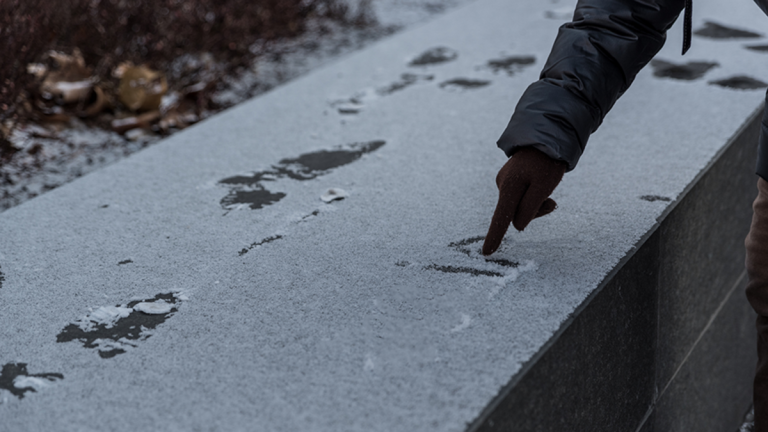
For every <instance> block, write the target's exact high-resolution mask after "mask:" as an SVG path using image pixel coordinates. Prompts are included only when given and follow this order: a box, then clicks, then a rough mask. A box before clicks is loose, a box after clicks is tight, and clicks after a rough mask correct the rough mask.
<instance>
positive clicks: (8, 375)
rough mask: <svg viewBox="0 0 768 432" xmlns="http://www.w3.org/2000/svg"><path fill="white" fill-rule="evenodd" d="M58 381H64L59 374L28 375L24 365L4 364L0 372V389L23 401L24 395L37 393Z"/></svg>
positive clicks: (62, 376)
mask: <svg viewBox="0 0 768 432" xmlns="http://www.w3.org/2000/svg"><path fill="white" fill-rule="evenodd" d="M60 379H64V375H62V374H60V373H39V374H30V373H29V372H28V371H27V364H26V363H6V364H5V365H3V369H2V371H0V389H3V390H7V391H9V392H11V394H12V395H14V396H16V397H18V398H19V399H23V398H24V393H26V392H33V393H34V392H37V391H39V390H42V389H43V388H45V387H48V386H50V385H51V384H52V383H53V382H55V381H57V380H60Z"/></svg>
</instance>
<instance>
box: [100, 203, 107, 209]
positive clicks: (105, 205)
mask: <svg viewBox="0 0 768 432" xmlns="http://www.w3.org/2000/svg"><path fill="white" fill-rule="evenodd" d="M108 207H109V204H104V205H103V206H100V207H99V208H108Z"/></svg>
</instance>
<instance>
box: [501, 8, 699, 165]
mask: <svg viewBox="0 0 768 432" xmlns="http://www.w3.org/2000/svg"><path fill="white" fill-rule="evenodd" d="M684 5H685V0H579V2H578V5H577V6H576V11H575V12H574V16H573V22H570V23H567V24H565V25H563V26H562V27H560V31H559V33H558V35H557V39H556V40H555V44H554V46H553V47H552V52H551V53H550V55H549V58H548V59H547V63H546V64H545V65H544V70H543V71H542V73H541V76H540V79H539V81H537V82H535V83H533V84H531V86H530V87H528V89H527V90H526V91H525V93H524V94H523V96H522V97H521V98H520V101H519V102H518V104H517V107H516V108H515V112H514V114H513V115H512V119H511V120H510V121H509V125H508V126H507V129H506V130H505V131H504V133H503V134H502V136H501V138H500V139H499V141H498V145H499V148H501V149H502V150H504V152H505V153H506V154H507V156H511V155H512V154H513V153H514V152H515V150H516V149H518V148H520V147H525V146H534V147H536V148H537V149H539V150H541V151H543V152H544V153H546V154H547V155H549V156H550V157H552V158H554V159H557V160H562V161H565V162H567V163H568V170H569V171H570V170H572V169H573V168H574V167H575V166H576V163H577V162H578V161H579V157H581V154H582V152H583V151H584V147H585V146H586V144H587V140H588V139H589V135H590V134H591V133H592V132H594V131H595V130H597V128H598V126H600V123H601V122H602V121H603V118H604V117H605V115H606V114H607V113H608V111H609V110H610V109H611V107H613V104H614V103H615V102H616V100H617V99H618V98H619V96H621V95H622V94H623V93H624V92H625V91H626V90H627V88H628V87H629V85H630V84H631V83H632V81H633V80H634V79H635V76H636V75H637V73H638V72H639V71H640V69H642V68H643V67H644V66H645V65H646V64H647V63H648V62H649V61H650V60H651V59H652V58H653V56H654V55H656V53H657V52H658V51H659V50H660V49H661V47H662V46H663V45H664V41H665V39H666V32H667V30H668V29H669V28H670V27H671V26H672V24H673V23H674V22H675V19H677V16H678V15H679V14H680V12H681V11H682V10H683V7H684Z"/></svg>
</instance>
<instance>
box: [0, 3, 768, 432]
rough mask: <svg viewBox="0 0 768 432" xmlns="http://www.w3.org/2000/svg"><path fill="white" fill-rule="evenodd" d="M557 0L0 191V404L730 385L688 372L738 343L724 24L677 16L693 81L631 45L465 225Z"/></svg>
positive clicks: (615, 420)
mask: <svg viewBox="0 0 768 432" xmlns="http://www.w3.org/2000/svg"><path fill="white" fill-rule="evenodd" d="M558 7H559V5H558ZM696 8H697V9H696V10H697V14H700V15H697V16H695V17H694V26H695V27H699V26H701V25H703V21H705V20H707V19H717V20H718V21H720V22H722V23H723V24H731V25H736V24H738V25H739V26H740V27H744V28H747V29H755V28H761V27H760V26H762V25H764V17H763V16H762V15H758V13H759V11H757V10H756V9H755V8H756V6H755V5H753V4H751V3H750V2H735V3H733V4H731V3H730V2H729V3H726V2H722V1H719V0H701V1H698V2H697V5H696ZM753 9H754V10H753ZM559 16H562V12H558V11H553V10H552V4H551V3H549V2H541V1H538V0H526V1H514V2H513V1H509V0H478V1H476V2H473V3H471V4H468V5H466V6H464V7H461V8H458V9H456V10H454V11H452V12H449V13H447V14H445V15H443V16H441V17H440V18H439V19H436V20H435V21H432V22H430V23H427V24H425V25H423V26H420V27H418V28H414V29H410V30H407V31H404V32H402V33H399V34H396V35H394V36H392V37H391V38H388V39H386V40H383V41H381V42H380V43H377V44H374V45H372V46H370V47H368V48H367V49H365V50H364V51H361V52H358V53H355V54H354V55H350V56H348V57H346V58H344V59H341V60H340V61H338V62H337V63H334V64H330V65H327V66H326V67H324V68H321V69H318V70H316V71H314V72H313V73H311V74H309V75H307V76H304V77H302V78H299V79H297V80H295V81H293V82H291V83H290V84H289V85H286V86H283V87H280V88H276V89H274V90H273V91H271V92H269V93H267V94H264V95H263V96H260V97H259V98H256V99H254V100H251V101H248V102H246V103H244V104H242V105H239V106H237V107H235V108H233V109H231V110H229V111H226V112H224V113H222V114H221V115H218V116H215V117H213V118H211V119H208V120H206V121H204V122H202V123H200V124H197V125H195V126H194V127H191V128H189V129H185V130H184V131H182V132H180V133H178V134H175V135H173V136H172V137H170V138H169V139H167V140H165V141H163V142H162V143H159V144H157V145H155V146H153V147H151V148H148V149H146V150H144V151H142V152H139V153H137V154H135V155H133V156H131V157H129V158H127V159H125V160H123V161H121V162H119V163H117V164H114V165H112V166H109V167H107V168H105V169H103V170H100V171H97V172H94V173H92V174H90V175H87V176H85V177H83V178H81V179H78V180H77V181H75V182H73V183H70V184H68V185H66V186H64V187H61V188H57V189H55V190H53V191H51V192H49V193H46V194H44V195H42V196H40V197H38V198H35V199H33V200H31V201H28V202H26V203H24V204H22V205H20V206H18V207H14V208H12V209H10V210H8V211H5V212H3V213H2V214H0V269H1V270H0V271H2V276H1V277H2V278H3V280H2V288H0V365H1V366H2V369H0V370H1V372H0V374H1V376H0V393H1V394H0V401H2V402H3V403H2V404H0V430H2V429H7V430H13V431H20V432H23V431H37V430H46V431H59V430H61V431H69V430H78V431H91V430H94V431H96V430H113V431H116V432H122V431H125V432H131V431H135V430H139V429H146V430H169V431H173V430H184V431H186V430H194V429H195V428H199V429H206V430H227V431H230V430H232V431H238V430H252V429H254V428H256V429H260V430H268V431H270V432H273V431H274V432H282V431H285V432H294V431H297V430H312V431H318V432H326V431H327V432H340V431H361V430H364V431H370V432H377V431H380V432H388V431H401V430H402V431H436V432H437V431H440V432H443V431H452V432H460V431H464V430H466V429H467V428H468V425H470V424H473V422H475V423H474V424H475V427H477V428H483V427H491V422H490V421H491V420H493V422H494V425H496V424H497V423H499V422H501V423H502V424H503V423H504V422H505V421H506V422H510V423H515V427H516V428H518V429H521V430H526V428H528V429H529V430H531V429H533V430H536V429H542V430H546V429H545V427H550V428H554V429H552V430H579V429H581V430H597V429H599V428H601V427H604V428H606V430H630V431H631V430H634V429H636V428H638V427H640V426H641V422H642V419H643V418H646V422H645V425H646V426H647V427H656V426H658V427H657V430H658V431H659V432H662V431H665V429H664V428H666V427H667V426H665V425H669V424H670V422H672V421H679V422H685V423H686V424H688V422H689V421H693V420H685V419H686V418H691V417H692V416H693V417H695V416H697V415H698V414H697V410H698V409H700V408H701V407H703V406H706V407H710V406H711V405H709V404H710V402H709V401H716V400H720V399H721V398H723V397H724V396H723V395H724V394H725V393H724V392H733V394H736V393H739V394H742V390H743V385H742V384H739V383H741V382H742V381H741V378H738V377H737V376H736V373H734V375H733V378H729V377H727V375H728V374H730V373H731V372H728V373H725V372H723V373H721V374H719V375H717V376H712V377H710V379H709V380H707V381H706V382H704V381H701V380H700V379H699V378H700V377H701V372H698V371H700V370H701V369H702V368H707V367H710V366H711V364H712V363H709V361H710V360H709V359H711V358H713V357H712V355H711V354H710V353H711V352H717V351H718V350H719V349H721V347H731V346H733V345H737V344H738V347H736V348H730V349H732V350H740V349H742V348H739V347H742V346H743V347H748V345H746V344H745V343H746V342H744V344H743V343H742V342H743V341H747V340H748V339H749V337H748V336H744V337H743V338H742V337H736V336H734V335H733V334H732V333H733V331H732V330H729V329H734V328H741V327H739V326H740V325H741V324H739V323H741V321H738V320H735V318H734V315H733V314H734V312H732V311H734V310H737V309H739V308H741V307H742V306H743V303H741V304H740V303H738V301H739V299H740V298H741V296H740V295H739V294H738V289H739V288H738V286H737V287H736V288H733V287H734V286H736V285H735V284H736V281H737V280H738V278H739V275H740V270H739V266H740V261H741V260H743V257H742V256H741V255H740V253H741V252H740V250H741V249H740V248H741V247H740V242H741V240H742V239H743V236H744V230H746V227H747V225H748V223H747V222H746V219H745V218H746V217H747V214H748V211H749V210H748V204H749V201H750V198H751V197H749V196H748V195H749V191H750V190H752V191H753V190H754V189H750V188H754V186H753V184H754V177H753V176H752V174H751V172H752V167H751V162H750V161H751V158H753V156H754V150H753V149H750V147H749V145H750V144H749V143H748V141H749V140H750V139H749V138H748V134H749V133H752V132H745V133H744V134H737V136H738V137H740V136H742V135H743V138H739V139H736V140H731V139H732V138H733V137H734V133H736V132H737V131H738V130H739V129H740V127H741V126H742V125H743V124H744V121H745V119H748V118H749V119H752V118H753V117H752V116H753V115H754V111H755V109H756V108H757V107H758V106H759V105H760V104H762V102H763V101H764V93H763V92H762V91H760V90H740V89H734V88H724V87H721V86H719V85H715V84H710V81H720V80H727V79H728V77H732V76H735V75H754V74H756V73H757V72H758V71H759V72H763V69H764V68H763V67H762V65H764V62H765V58H766V57H765V55H766V54H765V53H762V52H758V51H753V50H747V49H744V48H743V46H742V45H743V41H738V40H736V41H734V40H708V39H704V38H697V39H696V40H695V41H694V45H693V47H692V48H691V51H689V54H688V58H690V59H691V61H706V62H715V61H716V62H718V63H719V64H720V66H719V67H717V68H712V69H711V71H708V72H707V75H706V77H702V78H701V79H672V78H670V77H666V76H663V75H662V76H659V75H658V74H655V73H654V72H655V71H654V70H653V68H646V69H644V70H643V71H641V72H640V74H639V75H638V76H637V78H636V79H635V82H634V84H633V86H632V88H631V89H630V90H629V91H628V92H627V93H626V94H625V95H624V96H623V97H622V99H621V100H620V101H619V102H618V103H617V104H616V105H615V106H614V108H613V110H612V111H611V113H610V114H609V116H608V118H607V119H606V121H605V122H604V124H603V125H602V127H601V129H600V130H599V131H598V132H597V133H595V134H594V135H593V136H592V138H591V142H590V144H589V146H588V147H587V150H586V153H585V155H584V157H583V158H582V159H581V161H580V165H579V167H578V169H577V170H574V171H573V172H571V173H569V174H568V175H567V176H566V177H565V179H564V181H563V182H562V183H561V185H560V186H559V187H558V188H557V190H556V191H555V194H554V199H555V200H556V201H557V202H558V204H559V209H558V211H556V212H554V213H552V214H551V215H549V216H547V217H545V218H541V219H539V220H536V221H534V222H533V223H532V224H531V225H530V226H529V228H527V229H526V231H525V232H522V233H516V232H514V233H512V232H511V233H509V235H507V237H506V239H505V241H504V243H503V244H502V247H501V248H500V249H499V251H497V253H496V254H494V256H493V257H492V258H491V259H490V260H487V259H486V258H485V257H483V256H481V255H480V253H479V248H480V243H481V241H482V237H483V235H484V234H485V233H486V232H487V228H488V224H489V222H490V218H491V214H492V211H493V207H494V205H495V203H496V200H497V191H496V189H495V187H494V183H493V179H494V177H495V175H496V173H497V171H498V169H499V167H500V166H501V165H502V164H503V163H504V162H505V160H504V157H503V154H502V153H501V152H500V151H499V150H498V149H496V148H495V146H494V144H493V143H494V142H495V141H496V139H497V138H498V136H499V134H500V133H501V130H502V129H503V127H504V125H505V124H506V123H507V121H508V119H509V116H510V113H511V112H512V109H513V107H514V105H515V103H516V101H517V100H518V98H519V96H520V94H522V92H523V91H524V89H525V88H526V87H527V86H528V84H529V83H531V82H533V81H535V80H536V79H537V77H538V75H539V71H540V70H541V67H542V65H543V64H544V60H545V59H546V57H547V55H548V53H549V50H550V47H551V45H552V40H553V38H554V37H555V35H556V34H557V29H558V27H559V26H560V24H561V23H562V20H563V19H562V18H557V17H559ZM553 17H554V18H553ZM456 29H461V31H456ZM681 35H682V29H681V28H680V26H679V25H678V26H676V27H674V28H673V29H671V30H670V32H669V40H668V44H667V47H665V48H664V50H662V52H661V53H660V54H659V58H660V59H664V60H665V61H667V62H671V63H675V64H679V65H682V66H681V67H682V68H683V69H685V66H684V64H685V63H686V62H687V61H689V60H688V59H687V58H686V59H685V60H683V59H681V58H679V47H680V44H681V41H680V39H681ZM425 52H427V53H432V54H435V53H438V54H440V53H442V54H443V55H444V56H443V58H444V59H445V61H438V62H427V64H422V62H420V61H418V62H414V60H416V59H419V58H422V54H424V53H425ZM434 57H435V56H429V55H428V56H426V58H434ZM437 57H439V56H437ZM505 65H506V66H505ZM502 66H503V67H502ZM752 124H753V123H750V125H752ZM745 130H748V131H753V130H754V128H753V126H750V127H749V128H747V129H745ZM729 140H731V141H729ZM752 141H753V142H754V140H752ZM729 143H730V146H729V145H728V144H729ZM752 145H753V144H752ZM720 167H723V168H722V169H721V168H720ZM718 173H720V174H718ZM329 189H335V190H338V189H343V190H344V191H345V192H346V193H345V195H346V198H345V199H344V200H341V201H333V202H324V201H322V200H321V197H322V196H324V195H327V191H328V190H329ZM733 191H743V193H741V192H738V193H734V192H733ZM718 193H720V194H721V195H717V194H718ZM338 194H341V193H338ZM338 194H337V195H338ZM729 211H731V213H729ZM723 215H726V216H727V217H725V218H722V217H721V216H723ZM659 221H662V224H661V226H659ZM716 221H718V223H719V224H715V222H716ZM637 245H642V247H640V248H639V249H638V248H637V247H636V246H637ZM712 245H715V246H716V248H715V249H713V248H712ZM710 253H711V254H712V255H711V256H710ZM737 255H738V256H737ZM596 290H597V291H596ZM728 293H732V294H730V297H727V295H728ZM726 299H730V300H728V301H726ZM731 302H735V303H731ZM147 311H149V312H150V313H147ZM718 311H719V312H718ZM745 319H747V318H745ZM750 319H751V318H750ZM564 323H569V324H564ZM745 325H746V324H745ZM744 328H745V330H744V333H743V334H744V335H748V331H749V330H748V328H749V327H748V326H747V327H744ZM705 329H707V331H705ZM729 331H730V332H731V333H729ZM740 334H741V333H740ZM723 335H729V336H727V337H728V340H727V341H722V338H723V337H726V336H723ZM697 341H698V343H697ZM745 349H746V348H745ZM734 352H735V351H734ZM726 357H727V356H723V358H726ZM717 358H720V357H717ZM713 361H714V360H713ZM717 361H718V362H719V361H720V360H717ZM739 361H744V362H745V363H746V362H749V361H750V360H749V359H748V358H747V357H742V358H741V360H739ZM718 364H719V363H718ZM718 367H720V366H718ZM722 367H723V369H722V370H723V371H725V370H733V369H732V365H731V364H730V363H728V362H726V363H723V364H722ZM750 369H751V368H750ZM718 370H720V369H718ZM550 376H553V377H557V378H558V380H559V381H558V380H555V381H553V380H551V379H550ZM514 377H519V378H517V380H516V381H514V382H512V385H510V381H511V380H513V378H514ZM692 380H694V384H691V382H692ZM717 380H729V382H731V383H733V384H732V385H731V386H727V385H725V384H723V387H718V384H717ZM563 382H564V383H565V384H562V383H563ZM15 383H18V384H19V386H20V387H18V386H16V384H15ZM705 384H706V385H707V386H709V385H712V386H713V387H717V389H718V390H717V391H713V392H710V391H709V390H708V388H704V386H705ZM505 388H508V389H509V391H508V392H506V393H502V395H509V399H504V398H498V396H499V392H500V391H501V390H502V389H505ZM665 388H666V390H664V389H665ZM693 388H695V389H696V390H695V391H697V392H699V393H700V394H698V396H697V398H699V399H697V400H701V401H702V402H701V403H700V404H697V405H696V406H695V407H690V406H689V405H687V404H686V402H687V401H686V398H688V400H692V398H691V396H690V395H691V394H692V393H691V392H692V390H690V389H693ZM657 393H658V395H659V396H658V397H657V399H655V397H654V395H655V394H657ZM680 394H684V395H685V397H683V396H680ZM22 396H23V397H22ZM743 397H748V394H745V395H744V396H743ZM737 399H738V398H736V399H734V400H737ZM655 400H657V403H656V405H653V403H654V401H655ZM499 401H501V402H504V403H508V404H509V405H508V406H506V409H502V408H503V407H504V406H505V405H503V404H502V405H499V404H498V402H499ZM516 401H517V402H516ZM736 405H741V402H738V403H734V405H733V406H734V408H733V412H736V411H738V410H743V409H744V408H746V407H743V408H740V407H738V406H736ZM652 406H654V407H655V408H654V409H653V410H650V415H648V416H646V413H648V412H649V407H652ZM489 407H490V408H489ZM606 407H610V409H609V408H606ZM484 412H485V413H486V414H485V415H483V416H481V415H482V413H484ZM722 412H723V413H724V414H722V415H723V416H725V417H724V419H725V418H726V417H729V416H730V417H732V416H733V414H732V412H731V411H728V410H726V411H722ZM478 418H479V420H478ZM94 419H98V420H97V421H96V422H94ZM126 419H130V421H126ZM540 421H541V422H543V423H541V424H539V423H538V422H540ZM714 421H715V420H713V422H714ZM718 421H719V420H718ZM723 421H724V422H726V420H723ZM254 425H255V426H254ZM547 425H549V426H547ZM670 427H671V426H670Z"/></svg>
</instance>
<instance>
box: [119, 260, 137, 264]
mask: <svg viewBox="0 0 768 432" xmlns="http://www.w3.org/2000/svg"><path fill="white" fill-rule="evenodd" d="M132 262H133V260H129V259H127V260H124V261H120V262H119V263H117V265H125V264H130V263H132Z"/></svg>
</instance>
